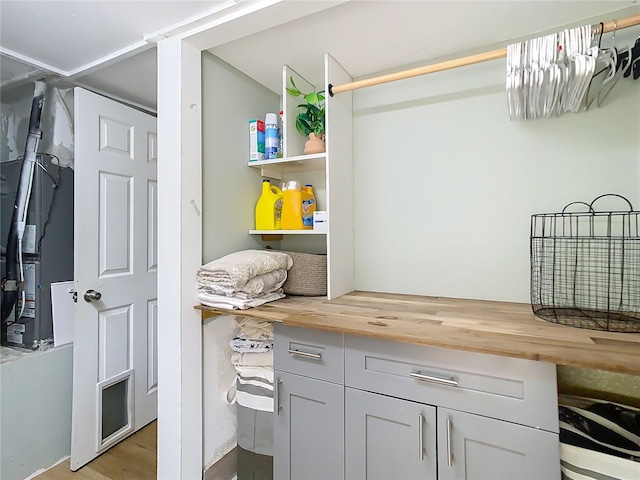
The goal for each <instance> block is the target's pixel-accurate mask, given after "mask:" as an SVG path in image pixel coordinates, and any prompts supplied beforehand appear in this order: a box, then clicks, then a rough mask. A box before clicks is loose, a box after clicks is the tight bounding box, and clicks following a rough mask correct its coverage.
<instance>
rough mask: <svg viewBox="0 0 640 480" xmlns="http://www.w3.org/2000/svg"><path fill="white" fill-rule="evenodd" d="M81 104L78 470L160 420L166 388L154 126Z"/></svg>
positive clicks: (145, 118)
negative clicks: (160, 350) (161, 387)
mask: <svg viewBox="0 0 640 480" xmlns="http://www.w3.org/2000/svg"><path fill="white" fill-rule="evenodd" d="M74 103H75V107H74V110H75V118H74V124H75V212H74V214H75V224H74V236H75V246H74V247H75V256H74V262H75V271H74V277H75V289H76V292H77V295H78V299H77V303H76V309H75V332H74V334H75V335H74V361H73V417H72V446H71V469H72V470H76V469H78V468H80V467H81V466H82V465H84V464H86V463H87V462H89V461H90V460H92V459H93V458H95V457H96V456H98V455H99V454H101V453H103V452H104V451H105V450H107V449H108V448H109V447H111V446H112V445H114V444H115V443H117V442H118V441H120V440H122V439H123V438H124V437H126V436H128V435H130V434H131V433H133V432H135V431H136V430H138V429H140V428H141V427H143V426H145V425H146V424H148V423H149V422H151V421H152V420H154V419H155V418H157V388H158V383H157V378H158V374H157V363H158V362H157V347H156V346H157V296H156V283H157V248H156V246H157V190H158V189H157V181H156V171H157V159H156V157H157V155H156V152H157V137H156V119H155V118H154V117H152V116H150V115H147V114H145V113H142V112H140V111H138V110H135V109H133V108H130V107H127V106H125V105H122V104H120V103H117V102H114V101H112V100H109V99H107V98H105V97H102V96H99V95H96V94H94V93H91V92H88V91H86V90H83V89H80V88H76V89H75V97H74ZM85 297H86V298H85Z"/></svg>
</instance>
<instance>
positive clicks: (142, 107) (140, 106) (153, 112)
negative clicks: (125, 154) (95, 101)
mask: <svg viewBox="0 0 640 480" xmlns="http://www.w3.org/2000/svg"><path fill="white" fill-rule="evenodd" d="M71 83H72V84H73V85H75V86H76V87H80V88H84V89H85V90H88V91H90V92H93V93H97V94H98V95H102V96H103V97H107V98H110V99H111V100H115V101H116V102H119V103H123V104H125V105H129V106H130V107H134V108H136V109H138V110H142V111H143V112H145V113H148V114H149V115H153V116H155V117H157V116H158V111H157V110H156V109H154V108H152V107H150V106H148V105H143V104H142V103H138V102H133V101H131V100H129V99H127V98H122V97H119V96H117V95H114V94H113V93H109V92H105V91H104V90H100V89H99V88H96V87H92V86H91V85H86V84H85V83H82V82H79V81H78V80H71Z"/></svg>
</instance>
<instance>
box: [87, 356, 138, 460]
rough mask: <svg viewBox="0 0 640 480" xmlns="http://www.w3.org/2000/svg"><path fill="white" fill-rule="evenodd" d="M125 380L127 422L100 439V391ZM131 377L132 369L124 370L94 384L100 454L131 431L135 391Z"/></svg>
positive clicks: (133, 421)
mask: <svg viewBox="0 0 640 480" xmlns="http://www.w3.org/2000/svg"><path fill="white" fill-rule="evenodd" d="M125 379H126V380H127V424H126V425H124V426H122V427H121V428H119V429H118V430H116V431H115V432H113V433H112V434H111V435H109V436H108V437H107V438H105V439H104V440H102V421H101V419H102V392H103V391H104V390H105V389H106V388H109V387H110V386H112V385H115V384H116V383H120V382H121V381H122V380H125ZM133 382H134V378H133V369H132V368H130V369H129V370H125V371H124V372H122V373H120V374H118V375H116V376H115V377H111V378H109V379H107V380H103V381H102V382H99V383H97V384H96V403H97V405H96V412H97V413H98V414H97V415H96V430H95V432H96V452H97V453H98V454H100V453H101V452H104V451H105V450H108V449H109V448H110V447H112V446H113V445H114V444H116V443H117V442H119V441H120V440H122V439H123V438H124V437H126V436H128V435H129V434H131V433H133V426H134V425H135V419H134V418H133V413H134V412H133V392H134V391H135V390H134V389H135V385H134V383H133Z"/></svg>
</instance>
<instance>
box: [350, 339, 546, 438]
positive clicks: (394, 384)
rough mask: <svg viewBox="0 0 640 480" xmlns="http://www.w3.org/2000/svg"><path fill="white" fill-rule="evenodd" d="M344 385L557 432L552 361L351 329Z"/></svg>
mask: <svg viewBox="0 0 640 480" xmlns="http://www.w3.org/2000/svg"><path fill="white" fill-rule="evenodd" d="M345 385H346V386H349V387H355V388H359V389H361V390H367V391H371V392H378V393H383V394H386V395H392V396H394V397H400V398H405V399H408V400H414V401H417V402H421V403H427V404H430V405H435V406H442V407H448V408H452V409H457V410H462V411H466V412H470V413H477V414H479V415H484V416H488V417H491V418H496V419H501V420H506V421H509V422H514V423H518V424H521V425H528V426H531V427H535V428H540V429H543V430H547V431H550V432H556V433H557V432H558V415H557V410H558V406H557V389H556V366H555V365H554V364H552V363H545V362H536V361H531V360H522V359H517V358H508V357H499V356H495V355H486V354H480V353H471V352H463V351H457V350H449V349H442V348H436V347H427V346H421V345H410V344H403V343H397V342H387V341H383V340H375V339H367V338H361V337H353V336H349V335H347V336H346V337H345Z"/></svg>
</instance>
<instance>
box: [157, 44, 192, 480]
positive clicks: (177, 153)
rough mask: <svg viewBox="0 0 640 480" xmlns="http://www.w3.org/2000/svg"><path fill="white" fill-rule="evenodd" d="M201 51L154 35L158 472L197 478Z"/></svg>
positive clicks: (168, 476) (160, 475)
mask: <svg viewBox="0 0 640 480" xmlns="http://www.w3.org/2000/svg"><path fill="white" fill-rule="evenodd" d="M201 66H202V65H201V51H200V50H198V49H196V48H194V47H192V46H191V45H189V44H188V43H187V42H183V41H182V40H181V39H179V38H176V37H173V38H169V39H167V40H163V41H161V42H159V43H158V98H162V100H163V101H161V102H159V104H158V142H159V143H158V145H159V147H160V148H159V150H158V188H159V190H158V192H159V196H158V211H159V212H161V214H160V215H158V232H159V235H158V385H162V388H159V389H158V478H159V479H161V480H162V479H167V480H176V479H181V478H185V479H193V478H201V476H202V472H203V468H202V467H203V458H202V457H203V453H202V452H203V449H202V446H203V439H202V323H201V321H200V317H199V315H198V313H197V312H196V311H195V310H194V309H193V305H196V304H197V303H198V300H197V288H196V287H197V285H196V276H195V272H196V270H197V269H198V268H199V267H200V265H201V263H202V222H201V218H200V214H201V210H202V205H201V203H202V185H201V182H202V180H201V170H202V154H201V125H200V124H201V119H200V103H201V98H200V92H201V74H200V72H201Z"/></svg>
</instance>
